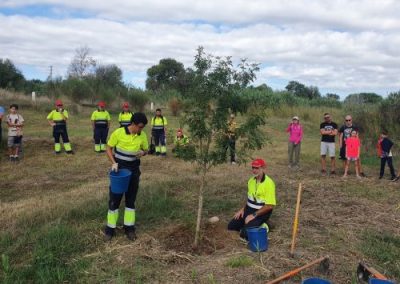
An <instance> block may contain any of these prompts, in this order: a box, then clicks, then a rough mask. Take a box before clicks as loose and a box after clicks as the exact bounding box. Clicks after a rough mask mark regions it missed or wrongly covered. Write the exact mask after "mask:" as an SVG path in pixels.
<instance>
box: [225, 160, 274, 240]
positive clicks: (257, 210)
mask: <svg viewBox="0 0 400 284" xmlns="http://www.w3.org/2000/svg"><path fill="white" fill-rule="evenodd" d="M266 167H267V164H266V163H265V161H264V160H263V159H255V160H253V162H252V163H251V168H252V173H253V176H252V177H251V178H250V179H249V181H248V182H247V188H248V191H247V202H246V205H244V206H243V207H242V208H241V209H240V210H239V211H237V212H236V213H235V215H234V216H233V219H232V220H231V221H230V222H229V224H228V230H230V231H240V237H242V238H244V239H247V232H246V228H251V227H265V228H266V229H267V231H268V225H267V223H266V222H267V221H268V219H269V218H270V217H271V214H272V210H273V209H274V207H275V206H276V197H275V183H274V181H273V180H272V179H271V178H270V177H269V176H267V175H266V174H265V170H266Z"/></svg>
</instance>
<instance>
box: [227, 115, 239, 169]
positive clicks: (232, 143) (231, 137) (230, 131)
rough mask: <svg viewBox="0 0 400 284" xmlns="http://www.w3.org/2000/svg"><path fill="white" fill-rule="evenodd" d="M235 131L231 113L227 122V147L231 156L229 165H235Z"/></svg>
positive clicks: (233, 118) (235, 127)
mask: <svg viewBox="0 0 400 284" xmlns="http://www.w3.org/2000/svg"><path fill="white" fill-rule="evenodd" d="M236 129H237V124H236V121H235V115H234V114H233V113H232V114H231V115H230V118H229V121H228V132H227V136H228V147H229V151H230V156H231V164H232V165H235V164H236V153H235V151H236Z"/></svg>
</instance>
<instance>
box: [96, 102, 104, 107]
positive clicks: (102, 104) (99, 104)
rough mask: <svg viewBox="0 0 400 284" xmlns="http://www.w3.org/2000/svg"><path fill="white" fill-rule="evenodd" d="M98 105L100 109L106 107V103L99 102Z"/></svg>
mask: <svg viewBox="0 0 400 284" xmlns="http://www.w3.org/2000/svg"><path fill="white" fill-rule="evenodd" d="M97 105H98V106H99V107H105V106H106V103H105V102H103V101H101V102H99V103H98V104H97Z"/></svg>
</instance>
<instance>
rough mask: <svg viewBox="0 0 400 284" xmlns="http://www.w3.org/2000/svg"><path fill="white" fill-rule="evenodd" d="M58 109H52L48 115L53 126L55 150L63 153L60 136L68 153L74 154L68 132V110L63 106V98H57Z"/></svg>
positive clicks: (48, 119)
mask: <svg viewBox="0 0 400 284" xmlns="http://www.w3.org/2000/svg"><path fill="white" fill-rule="evenodd" d="M55 105H56V109H54V110H52V111H51V112H50V113H49V115H48V116H47V121H48V122H49V124H50V125H51V126H52V127H53V137H54V142H55V143H54V151H55V153H56V154H60V153H61V144H60V137H61V138H62V140H63V144H64V149H65V152H66V153H67V154H73V151H72V147H71V143H70V142H69V138H68V132H67V120H68V111H67V110H66V109H64V108H63V103H62V101H61V100H56V103H55Z"/></svg>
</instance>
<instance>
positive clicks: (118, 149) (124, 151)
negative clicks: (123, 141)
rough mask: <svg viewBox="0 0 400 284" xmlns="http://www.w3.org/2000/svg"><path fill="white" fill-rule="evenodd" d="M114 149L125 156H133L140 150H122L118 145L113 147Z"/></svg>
mask: <svg viewBox="0 0 400 284" xmlns="http://www.w3.org/2000/svg"><path fill="white" fill-rule="evenodd" d="M115 151H116V152H118V153H120V154H122V155H126V156H135V155H137V154H138V153H139V152H140V151H137V152H133V151H127V150H122V149H121V148H118V147H115Z"/></svg>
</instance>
